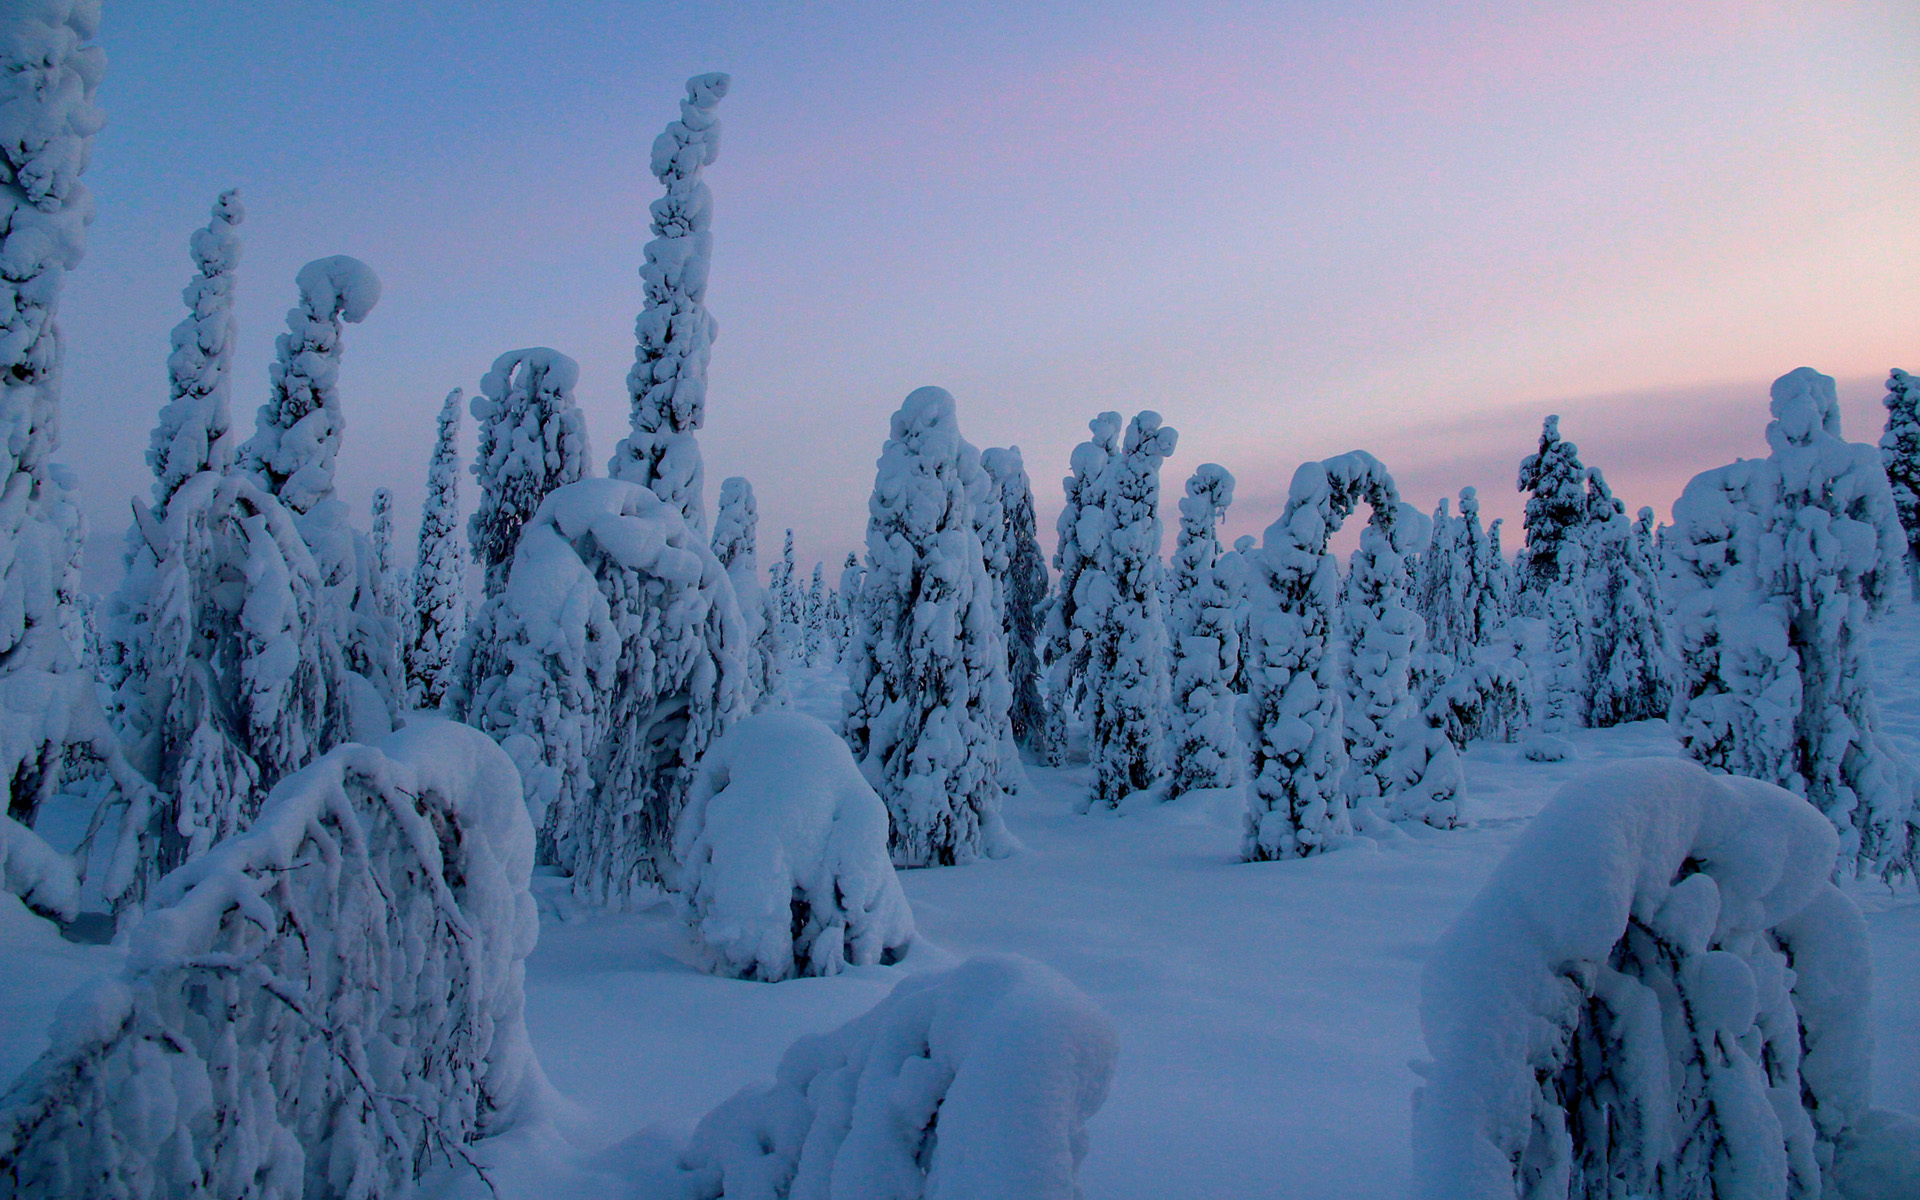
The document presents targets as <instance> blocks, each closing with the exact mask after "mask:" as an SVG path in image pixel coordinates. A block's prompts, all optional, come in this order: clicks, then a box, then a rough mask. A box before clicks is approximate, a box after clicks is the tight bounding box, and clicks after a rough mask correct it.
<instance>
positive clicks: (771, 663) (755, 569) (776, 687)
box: [713, 475, 845, 712]
mask: <svg viewBox="0 0 1920 1200" xmlns="http://www.w3.org/2000/svg"><path fill="white" fill-rule="evenodd" d="M759 528H760V507H759V505H758V504H757V503H756V502H755V500H754V498H753V484H752V483H750V482H748V481H747V480H746V479H745V478H744V477H743V476H739V475H735V476H732V477H730V478H728V479H726V480H724V481H722V482H721V484H720V506H719V508H718V509H717V510H716V511H715V513H714V517H713V554H714V557H715V558H718V559H719V560H720V565H721V566H723V567H725V568H726V569H727V577H728V578H729V579H730V580H732V581H733V596H734V600H735V601H736V602H737V603H738V604H739V606H740V619H741V621H742V622H743V623H744V629H745V633H746V637H747V641H748V642H749V643H750V649H749V650H748V651H747V664H746V665H747V692H748V695H749V696H750V697H751V700H752V704H753V711H755V712H763V711H765V710H767V709H769V708H784V707H785V706H786V704H787V680H786V669H787V668H786V658H787V652H786V648H785V646H784V645H783V644H782V642H781V640H780V619H779V613H777V612H776V611H774V603H773V594H772V593H771V592H769V591H768V590H767V589H766V588H765V587H763V586H761V584H760V555H759V549H758V530H759ZM844 586H845V584H844V581H843V583H842V587H844Z"/></svg>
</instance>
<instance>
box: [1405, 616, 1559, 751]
mask: <svg viewBox="0 0 1920 1200" xmlns="http://www.w3.org/2000/svg"><path fill="white" fill-rule="evenodd" d="M1532 690H1533V681H1532V679H1531V676H1530V674H1529V672H1528V671H1527V665H1526V663H1524V662H1522V661H1521V660H1520V657H1519V656H1518V655H1517V654H1515V653H1514V652H1513V646H1512V644H1511V643H1505V644H1502V643H1500V642H1496V643H1495V644H1494V646H1493V647H1492V648H1491V649H1490V650H1489V651H1487V652H1486V653H1483V654H1482V655H1481V656H1480V657H1479V658H1477V659H1475V660H1474V661H1473V662H1470V663H1466V664H1464V665H1462V666H1457V667H1455V668H1454V669H1453V673H1452V674H1451V675H1450V676H1449V677H1448V678H1447V681H1446V683H1445V684H1443V685H1442V686H1441V687H1440V689H1439V690H1438V691H1437V692H1435V694H1434V696H1433V698H1432V699H1430V700H1428V701H1427V705H1426V709H1427V714H1428V716H1429V718H1431V719H1433V720H1436V721H1437V722H1438V723H1439V726H1440V728H1442V729H1444V730H1445V731H1446V734H1447V738H1448V739H1449V740H1450V741H1452V742H1453V744H1454V746H1455V747H1456V748H1458V749H1461V750H1465V749H1466V748H1467V743H1468V742H1477V741H1498V742H1516V741H1519V740H1520V738H1521V737H1523V736H1525V734H1526V731H1527V726H1528V725H1529V723H1530V722H1531V721H1532V714H1533V706H1532V704H1531V702H1530V701H1529V699H1528V697H1529V696H1530V695H1531V694H1532Z"/></svg>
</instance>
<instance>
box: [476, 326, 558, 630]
mask: <svg viewBox="0 0 1920 1200" xmlns="http://www.w3.org/2000/svg"><path fill="white" fill-rule="evenodd" d="M579 378H580V367H579V364H577V363H575V362H574V361H573V360H572V359H571V358H568V357H567V356H566V355H564V354H562V353H560V352H559V351H558V350H550V349H548V348H547V347H545V346H532V347H529V348H527V349H525V350H509V351H507V352H506V353H505V354H502V355H501V356H500V357H499V358H496V359H494V360H493V369H492V370H490V371H488V372H487V373H486V375H485V376H484V377H482V378H481V380H480V394H479V395H477V396H475V397H474V398H473V404H472V409H473V416H474V419H475V421H477V422H478V424H479V427H480V438H479V447H478V450H477V452H476V453H475V455H474V463H473V474H474V477H475V479H477V480H478V481H479V484H480V500H479V503H478V505H476V507H475V508H474V512H473V515H472V516H471V517H469V518H468V524H467V536H468V539H469V540H470V541H471V542H472V543H473V556H474V558H475V559H476V560H477V561H478V562H479V563H480V565H481V567H483V568H484V569H485V571H486V591H487V595H489V596H493V595H497V594H498V593H499V591H500V589H501V588H502V587H504V586H505V585H506V578H507V571H508V568H509V567H510V566H511V564H512V562H513V548H514V545H515V543H516V542H517V541H518V540H519V536H520V527H521V526H522V525H524V524H526V522H527V521H528V520H529V519H531V518H532V516H533V514H534V513H535V512H536V511H537V510H538V509H539V507H540V502H541V501H542V500H543V499H545V498H546V496H547V493H549V492H551V491H553V490H554V489H555V488H559V487H563V486H565V485H566V484H569V483H573V482H575V481H576V480H579V479H583V478H585V477H586V474H587V431H586V423H585V419H584V418H583V417H582V416H581V414H580V407H579V405H577V404H575V403H574V401H573V385H574V384H575V383H576V382H577V381H578V380H579Z"/></svg>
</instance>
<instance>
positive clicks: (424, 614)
mask: <svg viewBox="0 0 1920 1200" xmlns="http://www.w3.org/2000/svg"><path fill="white" fill-rule="evenodd" d="M460 400H461V395H460V389H459V388H455V389H453V390H452V391H451V392H448V393H447V398H446V401H445V402H444V403H442V404H441V405H440V422H439V429H438V432H437V433H436V434H435V436H434V440H433V457H432V458H430V459H428V460H427V500H426V504H425V506H424V507H423V508H422V509H421V512H420V550H419V553H418V555H417V556H416V558H415V560H414V566H413V595H412V615H411V621H412V625H411V628H410V629H409V630H408V637H407V702H408V704H409V705H410V706H411V707H414V708H439V707H440V704H441V701H443V700H445V699H446V695H447V689H448V688H449V687H451V686H452V684H453V670H454V663H455V661H456V659H457V656H458V653H459V648H460V639H461V637H462V635H463V634H464V633H465V632H466V627H467V580H466V570H465V567H464V564H463V563H462V561H461V553H460V541H459V537H458V530H459V527H460V446H459V439H460Z"/></svg>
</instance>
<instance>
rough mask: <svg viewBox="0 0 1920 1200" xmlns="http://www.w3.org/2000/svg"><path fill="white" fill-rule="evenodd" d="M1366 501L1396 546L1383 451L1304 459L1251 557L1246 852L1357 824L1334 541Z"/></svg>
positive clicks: (1256, 853) (1304, 848)
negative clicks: (1348, 778) (1337, 627)
mask: <svg viewBox="0 0 1920 1200" xmlns="http://www.w3.org/2000/svg"><path fill="white" fill-rule="evenodd" d="M1362 500H1364V501H1366V503H1367V505H1368V506H1369V507H1370V508H1371V509H1372V510H1373V516H1372V518H1371V519H1372V521H1373V522H1375V523H1377V524H1379V525H1380V527H1381V532H1383V533H1384V534H1386V535H1387V537H1388V540H1389V544H1391V540H1392V536H1393V525H1394V521H1395V518H1396V517H1397V516H1398V513H1399V508H1400V496H1399V493H1398V492H1397V491H1396V490H1395V488H1394V484H1393V478H1392V477H1391V476H1390V475H1388V474H1387V471H1386V468H1385V467H1382V466H1381V465H1380V462H1379V460H1378V459H1376V458H1374V457H1373V456H1372V455H1371V454H1368V453H1366V452H1365V451H1362V450H1355V451H1351V452H1349V453H1347V454H1342V455H1339V456H1338V457H1335V458H1329V459H1327V460H1325V461H1323V462H1317V463H1316V462H1310V463H1302V464H1301V466H1300V469H1299V470H1298V471H1295V472H1294V476H1293V483H1292V485H1291V486H1290V487H1289V488H1288V491H1287V505H1286V508H1285V509H1284V510H1283V511H1282V513H1281V516H1280V519H1279V520H1278V521H1275V522H1274V523H1273V524H1272V525H1270V526H1268V527H1267V532H1266V537H1265V538H1264V540H1263V541H1262V543H1261V546H1260V548H1259V550H1258V551H1256V552H1255V553H1254V554H1253V556H1252V560H1251V561H1252V566H1253V568H1254V574H1255V579H1254V588H1253V597H1252V601H1253V613H1252V615H1251V617H1250V633H1251V638H1252V645H1251V646H1250V647H1248V660H1249V661H1248V676H1249V679H1250V682H1251V684H1252V692H1251V696H1252V704H1253V725H1254V746H1253V770H1254V781H1253V784H1254V786H1253V790H1252V795H1251V796H1250V798H1249V804H1250V808H1249V811H1248V814H1247V831H1246V836H1245V838H1244V839H1243V841H1242V844H1241V853H1242V855H1243V856H1244V857H1245V858H1247V859H1248V860H1249V861H1256V862H1257V861H1265V860H1269V859H1283V858H1298V857H1302V856H1305V855H1308V854H1317V853H1319V852H1321V851H1324V850H1326V849H1327V848H1328V844H1329V843H1330V842H1331V841H1332V840H1333V839H1334V838H1337V837H1340V836H1343V835H1345V834H1347V833H1350V832H1351V831H1352V816H1351V812H1350V804H1349V800H1348V797H1347V793H1346V788H1345V775H1346V766H1347V750H1346V742H1345V737H1344V728H1343V721H1342V714H1341V690H1342V689H1341V684H1340V677H1339V673H1338V666H1337V663H1336V661H1335V658H1334V655H1333V653H1332V642H1333V628H1332V627H1333V613H1334V600H1335V594H1336V593H1337V591H1338V589H1339V572H1338V570H1337V568H1336V565H1335V560H1334V558H1333V556H1332V555H1330V554H1329V553H1328V552H1327V539H1328V538H1329V537H1330V536H1331V535H1332V534H1333V532H1334V531H1335V530H1337V529H1339V528H1340V523H1341V522H1342V521H1343V520H1345V519H1346V517H1347V515H1348V514H1349V513H1351V512H1352V511H1353V509H1354V506H1355V505H1357V504H1358V503H1359V502H1360V501H1362Z"/></svg>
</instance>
